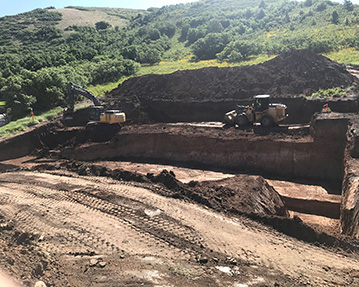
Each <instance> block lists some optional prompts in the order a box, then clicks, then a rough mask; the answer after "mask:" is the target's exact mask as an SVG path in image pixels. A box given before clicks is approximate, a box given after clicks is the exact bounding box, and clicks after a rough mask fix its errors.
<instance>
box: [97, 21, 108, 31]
mask: <svg viewBox="0 0 359 287" xmlns="http://www.w3.org/2000/svg"><path fill="white" fill-rule="evenodd" d="M95 26H96V29H97V30H105V29H107V28H110V27H111V24H110V23H107V22H105V21H100V22H97V23H96V24H95Z"/></svg>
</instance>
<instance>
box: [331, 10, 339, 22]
mask: <svg viewBox="0 0 359 287" xmlns="http://www.w3.org/2000/svg"><path fill="white" fill-rule="evenodd" d="M338 19H339V14H338V12H337V11H333V13H332V23H333V24H334V25H337V24H338V23H339V22H338Z"/></svg>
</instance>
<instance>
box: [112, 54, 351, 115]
mask: <svg viewBox="0 0 359 287" xmlns="http://www.w3.org/2000/svg"><path fill="white" fill-rule="evenodd" d="M357 83H358V79H357V78H355V77H354V76H353V75H351V74H350V73H349V72H347V71H346V69H345V67H344V65H341V64H338V63H336V62H333V61H331V60H329V59H328V58H326V57H324V56H321V55H317V54H314V53H312V52H310V51H308V50H299V51H296V50H295V51H290V52H287V53H284V54H282V55H280V56H278V57H276V58H275V59H272V60H270V61H268V62H265V63H263V64H259V65H253V66H245V67H230V68H203V69H199V70H187V71H177V72H175V73H173V74H167V75H146V76H142V77H137V78H132V79H129V80H127V81H125V82H124V83H123V84H122V85H120V86H119V87H118V88H117V89H115V90H113V91H112V92H110V93H109V94H108V95H107V97H106V101H107V104H108V105H109V106H111V107H115V108H123V109H124V110H125V111H126V112H127V113H128V114H129V115H131V110H132V109H133V108H134V107H137V108H140V107H141V109H139V111H140V114H141V115H143V112H144V111H145V112H147V113H148V114H151V111H152V110H156V111H157V109H158V107H156V106H155V105H154V104H153V102H159V101H160V102H161V101H162V102H163V101H167V102H172V101H173V102H177V103H181V102H182V103H183V102H205V101H219V102H221V101H230V100H234V99H235V100H238V99H248V98H250V97H252V96H253V95H256V94H270V95H272V96H276V97H290V96H298V95H299V94H310V93H312V92H314V91H316V90H318V89H328V88H332V87H338V86H342V87H348V86H351V85H353V84H355V85H356V84H357ZM157 112H158V111H157ZM153 114H154V113H153ZM154 120H156V119H154Z"/></svg>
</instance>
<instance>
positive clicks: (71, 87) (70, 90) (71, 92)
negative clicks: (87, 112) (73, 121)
mask: <svg viewBox="0 0 359 287" xmlns="http://www.w3.org/2000/svg"><path fill="white" fill-rule="evenodd" d="M67 94H68V97H69V104H68V110H69V111H71V112H73V111H74V108H75V99H74V97H75V94H79V95H81V96H84V97H85V98H87V99H89V100H91V101H92V103H93V105H94V106H101V102H100V100H99V99H98V98H97V97H96V96H95V95H94V94H92V93H90V92H89V91H87V90H85V89H84V88H82V87H80V86H78V85H76V84H74V83H72V82H70V83H68V84H67Z"/></svg>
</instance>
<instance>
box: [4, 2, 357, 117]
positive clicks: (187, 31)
mask: <svg viewBox="0 0 359 287" xmlns="http://www.w3.org/2000/svg"><path fill="white" fill-rule="evenodd" d="M77 9H82V10H84V11H87V10H89V9H88V8H78V7H77ZM92 10H93V9H92ZM108 11H111V13H112V15H113V16H116V17H122V18H123V19H127V20H128V25H127V26H126V27H125V28H120V27H118V26H115V27H113V26H111V24H110V23H108V22H107V21H106V20H105V19H104V20H103V21H99V22H97V23H96V25H94V26H93V27H89V26H77V25H70V26H68V27H67V28H66V29H65V30H60V29H58V28H57V27H58V26H56V25H57V24H59V23H60V21H61V19H62V15H61V14H60V13H58V12H52V11H51V10H46V9H37V10H34V11H31V12H28V13H23V14H19V15H16V16H7V17H3V18H0V35H1V36H0V52H1V53H0V100H5V101H6V107H7V109H8V113H9V115H10V116H11V117H12V118H13V119H15V118H19V117H21V116H22V115H24V114H25V113H26V112H27V111H28V109H29V107H33V108H34V109H35V110H36V111H45V110H48V109H51V108H53V107H56V106H58V105H64V104H65V102H66V98H65V95H66V83H67V82H69V81H73V82H76V83H78V84H80V85H83V86H87V85H97V84H105V83H109V82H114V81H117V80H119V79H120V78H121V77H123V76H130V75H133V74H136V73H137V72H138V71H139V69H140V67H141V66H142V67H143V66H144V65H145V66H146V65H147V66H148V65H153V64H156V63H159V62H160V61H164V60H166V61H178V60H183V59H191V60H192V61H200V60H211V59H216V60H218V61H220V62H221V61H225V62H233V63H236V62H241V61H245V60H248V59H250V58H253V57H257V56H258V55H260V56H261V57H263V55H276V54H279V53H282V52H284V51H287V50H289V49H298V48H299V49H303V48H308V49H311V50H313V51H315V52H317V53H328V52H331V51H336V50H341V49H343V48H353V49H358V47H359V37H358V36H359V27H358V24H359V7H357V6H355V5H353V4H352V3H351V2H350V1H349V0H345V1H344V2H343V4H338V3H334V2H331V1H327V0H305V1H302V2H297V1H290V0H205V1H198V2H195V3H192V4H180V5H171V6H165V7H163V8H160V9H158V8H151V9H148V10H147V11H145V12H143V11H142V12H141V13H136V14H134V13H133V11H131V13H125V10H124V9H121V10H118V11H117V12H116V10H115V9H110V10H108Z"/></svg>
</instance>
